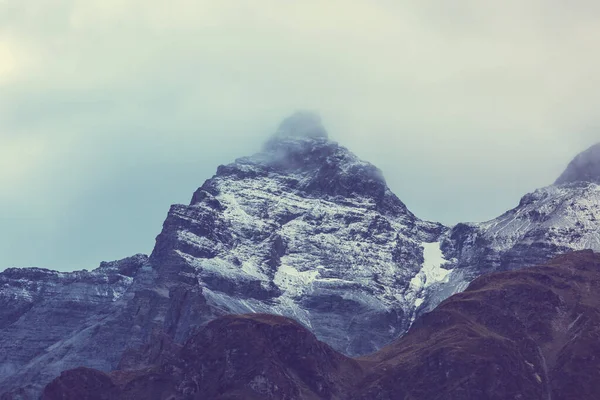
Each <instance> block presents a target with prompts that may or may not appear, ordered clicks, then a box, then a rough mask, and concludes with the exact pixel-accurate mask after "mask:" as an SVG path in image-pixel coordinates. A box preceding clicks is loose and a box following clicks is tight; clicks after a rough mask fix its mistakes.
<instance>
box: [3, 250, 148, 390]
mask: <svg viewBox="0 0 600 400" xmlns="http://www.w3.org/2000/svg"><path fill="white" fill-rule="evenodd" d="M145 262H147V257H146V256H143V255H137V256H134V257H130V258H128V259H125V260H121V261H117V262H112V263H103V264H102V265H101V266H100V267H99V268H98V269H96V270H94V271H92V272H87V271H78V272H70V273H61V272H56V271H49V270H45V269H40V268H26V269H17V268H11V269H7V270H5V271H4V272H2V273H0V288H1V290H0V349H2V351H0V379H3V378H8V381H5V382H2V381H0V382H2V383H0V392H2V391H3V390H1V389H2V388H6V387H7V385H12V384H14V383H17V382H18V383H19V384H21V385H23V386H25V385H28V384H31V383H35V382H43V381H44V380H48V379H52V377H53V376H55V375H56V374H57V373H60V371H62V370H64V369H65V367H67V368H68V367H70V366H73V365H79V364H87V365H90V366H93V367H95V368H102V369H106V368H110V367H111V364H110V363H107V362H106V356H107V354H109V353H110V352H111V351H110V345H109V343H106V342H104V343H103V342H98V343H96V344H95V345H93V346H90V348H89V349H88V350H87V352H86V353H78V352H73V351H70V350H71V349H72V343H69V340H68V339H69V337H71V335H73V334H74V333H75V332H76V331H79V330H81V329H82V327H83V326H84V325H86V324H88V325H90V326H91V325H92V324H93V321H95V320H100V319H102V318H104V317H105V316H106V313H107V312H108V310H109V309H111V308H112V307H113V305H115V304H117V303H121V302H122V301H123V296H124V295H125V293H126V292H127V290H128V289H129V288H130V287H131V285H132V284H133V280H134V277H135V276H136V275H137V274H138V273H139V270H140V268H141V267H142V265H143V264H144V263H145ZM49 350H54V353H55V354H58V353H61V354H62V357H48V353H49ZM121 351H122V349H121ZM117 357H118V356H117ZM17 376H19V377H20V378H18V377H17Z"/></svg>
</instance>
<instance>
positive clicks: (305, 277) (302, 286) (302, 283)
mask: <svg viewBox="0 0 600 400" xmlns="http://www.w3.org/2000/svg"><path fill="white" fill-rule="evenodd" d="M318 276H319V271H298V270H297V269H296V268H294V267H292V266H289V265H281V266H280V267H279V268H278V269H277V272H276V273H275V278H274V279H273V282H274V283H275V284H276V285H277V286H278V287H279V288H280V289H281V290H283V291H284V292H287V293H289V294H291V295H300V294H301V293H303V292H306V291H307V290H308V288H309V286H311V285H312V283H313V282H314V281H315V280H316V279H317V277H318Z"/></svg>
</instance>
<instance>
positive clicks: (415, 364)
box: [42, 251, 600, 400]
mask: <svg viewBox="0 0 600 400" xmlns="http://www.w3.org/2000/svg"><path fill="white" fill-rule="evenodd" d="M599 288H600V255H598V254H594V253H593V252H591V251H584V252H577V253H571V254H569V255H566V256H561V257H558V258H556V259H554V260H552V261H551V262H549V263H547V264H546V265H543V266H538V267H533V268H528V269H522V270H518V271H509V272H501V273H492V274H488V275H485V276H482V277H480V278H478V279H476V280H475V281H474V282H472V283H471V284H470V285H469V287H468V288H467V290H466V291H465V292H464V293H460V294H456V295H454V296H452V297H450V298H449V299H448V300H446V301H444V302H443V303H442V304H441V305H439V306H438V307H437V308H436V309H435V310H434V311H432V312H431V313H428V314H425V315H423V316H422V317H420V318H419V319H417V321H416V322H415V323H414V324H413V326H412V327H411V329H410V330H409V332H408V334H407V335H406V336H404V337H403V338H401V339H399V340H397V341H395V342H394V343H392V344H391V345H389V346H387V347H385V348H383V349H382V350H380V351H379V352H377V353H375V354H373V355H370V356H368V357H364V358H360V359H354V360H353V359H349V358H347V357H345V356H343V355H341V354H339V353H337V352H335V351H334V350H333V349H331V348H330V347H329V346H327V345H325V344H323V343H321V342H319V341H318V340H317V339H316V338H315V337H314V335H313V334H311V333H310V332H309V331H307V330H306V328H304V327H303V326H302V325H300V324H298V323H296V322H294V321H291V320H288V319H285V318H282V317H278V316H266V315H260V314H254V315H243V316H227V317H222V318H219V319H217V320H214V321H212V322H211V323H209V324H208V325H207V326H206V327H205V328H204V329H203V330H202V331H200V332H199V333H198V334H196V335H194V336H192V338H191V339H190V340H188V342H187V343H186V344H185V345H184V347H183V349H181V350H178V351H175V352H174V353H173V354H172V355H171V357H167V358H169V359H170V361H166V362H163V363H161V364H157V365H155V366H153V367H151V368H146V369H144V370H138V371H128V372H123V371H117V372H113V373H111V374H109V375H107V374H104V373H102V372H100V371H94V370H89V369H83V368H80V369H76V370H72V371H67V372H64V373H63V374H62V375H61V376H60V377H59V378H57V379H56V380H55V381H54V382H52V383H51V384H50V385H48V386H47V387H46V389H45V391H44V395H43V397H42V398H43V399H44V400H59V399H61V400H71V399H73V400H75V399H90V400H91V399H109V398H110V399H116V400H118V399H133V400H135V399H171V400H180V399H181V400H183V399H215V400H218V399H298V400H301V399H311V400H312V399H353V400H359V399H360V400H362V399H365V400H366V399H369V400H371V399H377V400H392V399H419V400H428V399H432V400H433V399H447V400H459V399H460V400H471V399H473V400H480V399H490V400H495V399H497V400H505V399H529V400H538V399H539V400H547V399H554V400H568V399H581V400H588V399H589V400H592V399H596V398H597V394H598V393H599V392H600V381H598V379H597V374H598V371H599V370H600V357H597V355H598V354H600V344H599V342H598V335H599V334H600V295H599V293H600V291H599V290H598V289H599Z"/></svg>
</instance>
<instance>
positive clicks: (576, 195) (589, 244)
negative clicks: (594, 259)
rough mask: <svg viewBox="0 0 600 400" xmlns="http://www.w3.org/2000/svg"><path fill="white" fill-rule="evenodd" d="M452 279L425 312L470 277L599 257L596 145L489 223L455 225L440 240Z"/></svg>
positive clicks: (599, 192) (432, 295)
mask: <svg viewBox="0 0 600 400" xmlns="http://www.w3.org/2000/svg"><path fill="white" fill-rule="evenodd" d="M441 243H442V244H441V247H442V249H443V251H444V254H445V257H446V258H448V259H452V260H453V261H454V262H453V263H452V264H448V265H447V266H446V267H447V268H451V269H452V270H453V273H452V274H451V275H450V276H449V278H448V280H447V282H445V283H444V286H445V288H444V289H442V290H441V291H440V292H438V293H434V292H430V293H429V298H428V302H429V303H428V304H429V309H431V307H433V306H435V305H436V304H438V303H439V301H440V300H443V298H444V296H445V295H446V294H447V293H448V292H451V293H452V292H454V293H455V292H457V291H460V289H461V288H464V287H465V285H466V284H468V282H470V281H472V280H473V279H474V278H475V277H477V276H479V275H481V274H484V273H488V272H493V271H506V270H513V269H517V268H521V267H523V266H531V265H535V264H538V263H542V262H544V261H546V260H548V259H550V258H552V257H554V256H556V255H558V254H563V253H567V252H570V251H577V250H585V249H591V250H595V251H600V144H599V145H596V146H593V147H592V148H590V149H588V150H586V151H584V152H583V153H581V154H579V155H578V156H577V157H576V158H575V159H574V160H573V161H572V162H571V163H570V164H569V166H568V167H567V169H566V170H565V172H564V173H563V174H562V175H561V177H560V178H559V179H558V180H557V181H556V183H555V184H553V185H551V186H548V187H545V188H541V189H538V190H536V191H534V192H533V193H529V194H527V195H525V196H523V198H522V199H521V201H520V203H519V205H518V206H517V207H515V208H514V209H512V210H510V211H508V212H506V213H504V214H503V215H501V216H499V217H498V218H495V219H493V220H491V221H487V222H483V223H460V224H457V225H456V226H454V227H453V228H452V229H451V230H449V231H448V232H447V233H445V234H444V235H443V237H442V239H441Z"/></svg>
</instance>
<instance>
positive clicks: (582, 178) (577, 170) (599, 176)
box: [555, 143, 600, 185]
mask: <svg viewBox="0 0 600 400" xmlns="http://www.w3.org/2000/svg"><path fill="white" fill-rule="evenodd" d="M573 182H596V183H600V143H597V144H595V145H594V146H592V147H590V148H589V149H587V150H585V151H584V152H582V153H579V154H578V155H577V156H576V157H575V158H574V159H573V161H571V163H569V166H568V167H567V169H566V170H565V172H563V173H562V175H561V176H560V177H559V178H558V179H557V180H556V182H555V184H557V185H560V184H563V183H573Z"/></svg>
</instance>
